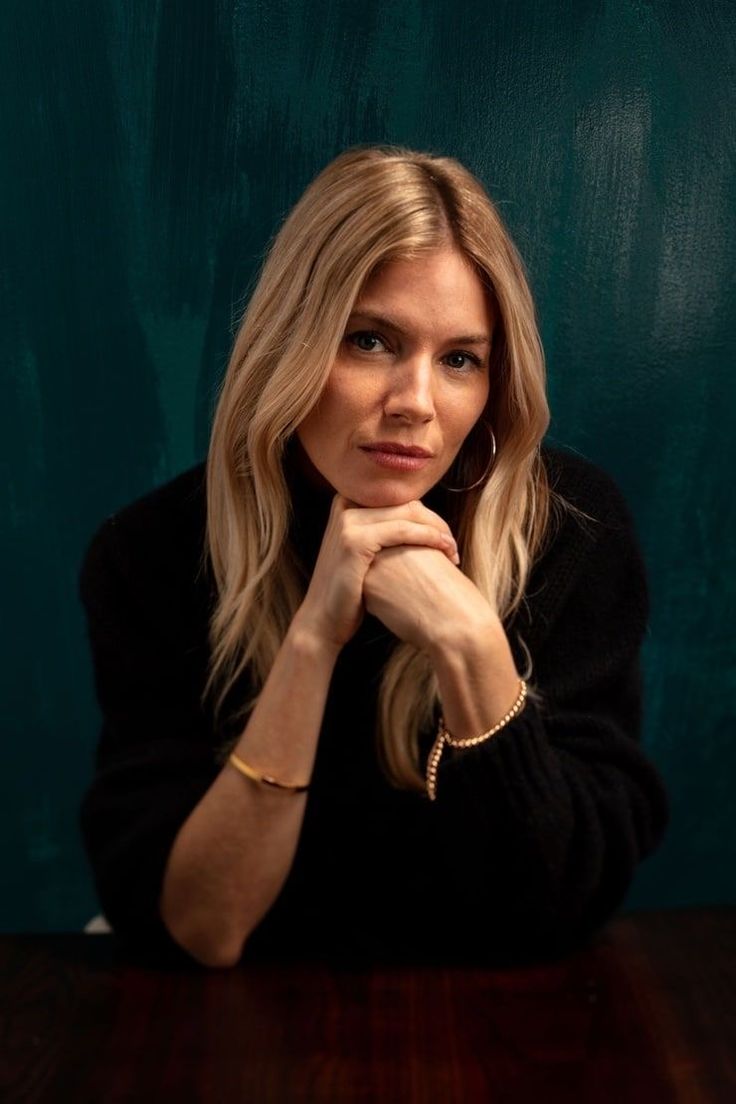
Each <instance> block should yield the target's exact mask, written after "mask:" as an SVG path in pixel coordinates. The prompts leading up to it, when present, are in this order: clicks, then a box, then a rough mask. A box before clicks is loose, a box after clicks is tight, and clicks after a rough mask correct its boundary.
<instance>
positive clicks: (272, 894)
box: [159, 615, 339, 966]
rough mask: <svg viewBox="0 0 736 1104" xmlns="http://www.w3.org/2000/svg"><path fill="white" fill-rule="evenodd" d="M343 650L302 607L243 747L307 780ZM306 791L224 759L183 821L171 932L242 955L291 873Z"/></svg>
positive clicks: (224, 957) (198, 948)
mask: <svg viewBox="0 0 736 1104" xmlns="http://www.w3.org/2000/svg"><path fill="white" fill-rule="evenodd" d="M338 654H339V650H338V649H335V648H334V647H325V646H324V645H322V644H321V643H318V642H317V641H316V640H315V639H314V637H313V636H311V635H310V634H309V633H308V632H307V631H305V630H304V629H303V628H302V626H301V625H300V623H299V619H298V615H297V618H295V620H294V622H293V623H292V626H291V628H290V630H289V632H288V633H287V636H286V637H285V639H284V642H283V644H282V646H281V649H280V650H279V653H278V655H277V657H276V660H275V662H274V665H273V667H272V669H271V671H270V673H269V676H268V678H267V680H266V682H265V684H264V687H263V690H262V691H261V694H260V697H259V698H258V701H257V703H256V706H255V708H254V710H253V713H252V714H251V716H250V719H249V721H248V724H247V726H246V728H245V730H244V732H243V734H242V736H241V738H240V740H239V741H238V744H237V745H236V747H235V749H234V750H235V752H236V754H237V755H239V756H241V757H242V758H243V759H244V760H245V761H246V762H247V763H248V764H249V765H251V766H253V767H254V768H256V769H257V770H261V771H263V772H265V773H268V774H272V775H274V776H275V777H276V778H278V779H280V780H283V781H285V782H294V783H306V782H307V781H308V780H309V778H310V776H311V773H312V768H313V765H314V759H315V755H316V749H317V743H318V739H319V733H320V729H321V725H322V718H323V714H324V709H325V702H326V699H327V693H328V689H329V684H330V679H331V677H332V672H333V669H334V665H335V662H336V660H337V656H338ZM306 798H307V795H306V794H300V793H289V792H285V791H284V792H282V791H278V790H272V789H271V788H269V787H267V786H263V785H260V784H259V783H257V782H253V781H251V780H250V779H249V778H246V777H244V776H243V775H242V774H241V773H239V772H238V771H237V770H236V769H235V768H234V767H233V766H232V765H231V764H229V763H227V764H225V766H224V767H223V769H222V771H221V772H220V774H219V775H218V776H217V778H216V779H215V781H214V783H213V784H212V786H211V787H210V788H209V790H208V791H207V793H206V794H205V796H204V798H203V799H202V800H201V801H200V802H199V804H198V805H197V806H196V808H195V809H194V810H193V812H192V813H191V815H190V816H189V817H188V819H187V820H186V821H185V823H184V824H183V825H182V828H181V829H180V831H179V833H178V835H177V837H176V839H175V841H174V845H173V847H172V849H171V853H170V855H169V859H168V863H167V867H166V872H165V876H164V882H163V888H162V894H161V899H160V903H159V905H160V911H161V916H162V919H163V921H164V923H165V924H166V927H167V928H168V930H169V932H170V933H171V935H172V937H173V938H174V939H175V940H176V942H177V943H179V944H180V945H181V946H183V947H184V949H185V950H187V951H189V953H191V954H192V955H193V956H194V957H195V958H197V959H198V960H199V961H201V962H202V963H203V964H205V965H210V966H217V965H223V966H226V965H231V964H233V963H234V962H236V961H237V960H238V959H239V957H240V955H241V954H242V949H243V945H244V943H245V940H246V939H247V937H248V936H249V934H250V933H251V931H252V930H253V929H254V928H255V927H256V925H257V924H258V923H259V921H260V920H261V918H262V917H263V916H264V915H265V913H266V912H267V911H268V909H269V908H270V907H271V905H272V904H273V902H274V900H275V899H276V897H277V896H278V893H279V891H280V890H281V887H282V886H283V884H284V881H285V880H286V877H287V875H288V873H289V870H290V868H291V864H292V862H293V859H294V854H295V851H296V845H297V841H298V838H299V833H300V831H301V825H302V821H303V818H304V810H305V806H306Z"/></svg>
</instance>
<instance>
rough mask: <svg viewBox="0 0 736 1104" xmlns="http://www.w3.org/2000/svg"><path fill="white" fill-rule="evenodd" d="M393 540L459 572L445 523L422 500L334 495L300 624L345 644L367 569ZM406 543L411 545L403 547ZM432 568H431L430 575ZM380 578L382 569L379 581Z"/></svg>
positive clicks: (356, 622)
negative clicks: (370, 503)
mask: <svg viewBox="0 0 736 1104" xmlns="http://www.w3.org/2000/svg"><path fill="white" fill-rule="evenodd" d="M397 545H402V546H404V551H416V552H418V553H419V552H422V551H423V552H426V553H427V554H430V555H432V556H433V557H435V559H437V560H441V561H442V563H443V564H444V565H445V566H446V568H447V571H448V572H452V573H453V575H459V572H458V571H457V569H456V568H455V567H453V559H454V558H456V556H457V546H456V544H455V540H454V537H453V536H452V533H451V532H450V528H449V526H448V524H447V522H446V521H445V520H444V518H441V517H440V516H439V514H436V513H434V511H433V510H430V509H429V508H428V507H427V506H425V505H424V504H423V503H422V502H420V501H418V500H414V501H412V502H407V503H405V504H403V505H401V506H384V507H380V508H373V507H363V506H356V505H355V503H352V502H350V501H349V500H348V499H346V498H344V497H343V495H340V494H337V495H335V497H334V499H333V501H332V508H331V510H330V515H329V518H328V520H327V526H326V528H325V533H324V536H323V538H322V544H321V546H320V550H319V555H318V556H317V562H316V564H315V566H314V571H313V572H312V578H311V580H310V583H309V589H308V590H307V593H306V595H305V597H304V601H303V602H302V604H301V606H300V608H299V612H298V615H297V616H298V617H299V620H300V623H301V624H302V625H304V626H306V627H308V628H309V630H310V631H311V632H312V633H313V634H314V635H316V636H317V637H318V638H319V639H320V640H321V641H323V642H324V643H327V644H330V645H334V646H336V647H339V648H341V647H342V646H343V645H344V644H346V643H347V641H348V640H350V638H351V637H352V636H353V635H354V633H355V632H357V630H358V628H359V627H360V623H361V621H362V620H363V616H364V613H365V607H364V603H363V599H364V593H363V584H364V581H365V578H366V574H367V572H368V571H369V569H370V568H371V565H372V564H374V562H375V560H376V557H377V556H378V555H379V553H382V554H386V552H387V551H389V552H390V551H392V550H397V549H396V546H397ZM407 545H412V546H416V547H413V548H411V549H407V548H406V546H407ZM436 571H437V569H436V567H435V576H434V577H435V578H437V575H436ZM382 577H383V573H382V575H379V582H380V579H381V578H382ZM466 582H468V581H467V580H466ZM468 585H470V586H472V584H470V583H468Z"/></svg>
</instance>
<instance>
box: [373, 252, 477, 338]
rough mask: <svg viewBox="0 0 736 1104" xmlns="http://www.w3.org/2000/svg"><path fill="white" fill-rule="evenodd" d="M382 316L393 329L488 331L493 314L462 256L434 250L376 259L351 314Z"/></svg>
mask: <svg viewBox="0 0 736 1104" xmlns="http://www.w3.org/2000/svg"><path fill="white" fill-rule="evenodd" d="M360 313H369V314H386V315H390V316H391V317H392V318H394V319H396V321H397V322H398V324H399V328H405V329H408V330H410V329H418V328H420V321H421V327H422V328H423V327H426V326H427V325H428V323H429V324H430V325H431V327H432V328H434V327H435V326H436V327H437V328H438V329H443V328H444V327H445V326H452V327H453V329H457V328H458V327H459V329H460V330H462V331H463V332H465V331H468V332H473V333H478V334H485V335H488V334H489V333H490V331H491V329H492V327H493V319H494V315H495V309H494V303H493V295H492V293H491V292H490V291H489V289H488V288H487V286H486V285H485V283H484V282H483V280H482V279H481V277H480V275H479V273H478V272H477V270H476V269H475V267H474V266H473V264H472V262H471V261H470V260H468V258H467V257H465V256H464V254H462V253H460V252H459V251H457V250H449V249H446V250H437V251H434V252H432V253H428V254H424V255H420V256H418V257H413V258H394V259H390V260H386V261H384V262H382V263H381V264H380V265H379V266H378V267H377V268H376V269H374V271H373V272H372V273H371V275H370V277H369V278H368V279H367V280H366V281H365V283H364V284H363V287H362V289H361V291H360V293H359V294H358V296H357V298H356V301H355V303H354V305H353V310H352V314H360Z"/></svg>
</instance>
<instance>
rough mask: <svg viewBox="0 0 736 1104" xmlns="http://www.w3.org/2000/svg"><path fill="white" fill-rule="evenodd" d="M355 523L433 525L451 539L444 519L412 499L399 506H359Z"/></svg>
mask: <svg viewBox="0 0 736 1104" xmlns="http://www.w3.org/2000/svg"><path fill="white" fill-rule="evenodd" d="M355 515H356V516H355V519H354V520H355V521H356V522H358V523H359V524H361V525H374V524H375V523H376V522H383V521H392V520H399V519H405V520H407V521H413V522H418V523H420V524H424V525H433V526H434V527H435V528H436V529H438V530H439V531H440V532H441V533H446V534H447V535H448V536H449V537H452V539H453V540H454V539H455V538H454V537H453V533H452V530H451V529H450V526H449V525H448V524H447V522H446V521H445V519H444V518H443V517H441V516H440V515H439V514H437V513H435V512H434V510H430V509H429V507H428V506H425V505H424V503H423V502H420V500H419V499H412V501H411V502H405V503H403V504H402V505H401V506H359V507H357V508H356V510H355Z"/></svg>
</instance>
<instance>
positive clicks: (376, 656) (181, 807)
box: [79, 445, 669, 966]
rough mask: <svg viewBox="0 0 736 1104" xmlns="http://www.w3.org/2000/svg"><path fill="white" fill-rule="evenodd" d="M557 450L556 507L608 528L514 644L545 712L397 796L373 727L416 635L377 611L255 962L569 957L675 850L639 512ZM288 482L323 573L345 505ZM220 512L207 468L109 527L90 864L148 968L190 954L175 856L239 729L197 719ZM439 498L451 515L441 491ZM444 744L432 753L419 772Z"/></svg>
mask: <svg viewBox="0 0 736 1104" xmlns="http://www.w3.org/2000/svg"><path fill="white" fill-rule="evenodd" d="M542 455H543V457H544V460H545V463H546V464H547V466H548V469H549V472H550V477H551V483H552V486H553V487H554V488H555V490H557V491H558V492H559V493H561V494H562V495H564V496H565V497H566V498H567V499H568V500H569V501H571V502H572V503H574V504H575V505H576V506H578V507H580V508H581V509H582V510H584V511H586V512H587V513H588V514H591V515H592V516H593V517H594V518H595V519H596V521H595V522H588V521H585V522H581V521H580V520H578V519H577V518H576V517H575V516H574V515H570V514H566V515H565V516H564V520H563V522H562V524H561V525H560V526H559V528H558V529H557V530H556V531H555V532H554V534H553V535H551V536H550V539H549V540H548V542H547V544H546V546H545V549H544V551H543V553H542V554H541V556H540V557H539V558H538V560H537V562H536V564H535V565H534V567H533V570H532V574H531V576H530V579H529V584H528V586H527V591H526V601H525V602H524V603H522V605H521V607H520V609H519V610H518V612H517V614H516V615H515V616H514V617H513V618H512V619H511V620H510V622H508V623H507V624H505V626H504V627H505V629H506V632H507V635H508V637H509V642H510V644H511V648H512V652H513V654H514V658H515V659H516V662H517V667H518V669H519V670H520V671H523V670H524V668H525V663H526V660H525V654H524V651H523V650H522V647H523V646H522V645H521V644H520V642H519V636H521V637H522V638H523V641H524V643H525V644H526V646H527V647H528V649H529V651H530V653H531V656H532V659H533V664H534V668H533V672H532V682H533V684H534V685H535V686H536V688H537V689H538V690H539V691H540V693H541V694H542V695H543V704H542V705H537V704H536V703H534V702H533V701H531V700H528V701H527V704H526V706H525V708H524V710H523V711H522V713H521V714H520V715H519V716H517V717H516V718H515V719H514V720H513V721H511V722H510V723H509V724H508V725H506V727H505V728H503V729H501V730H500V731H499V732H498V734H497V735H496V736H494V737H493V738H492V739H490V740H486V741H484V742H483V743H481V744H479V745H477V746H476V747H473V748H468V749H463V750H457V749H446V750H445V753H444V756H443V759H442V762H441V765H440V769H439V776H438V788H437V800H436V801H435V802H430V801H429V799H428V798H427V797H426V796H425V795H424V794H419V793H413V792H407V791H403V790H398V789H395V788H392V787H391V786H390V785H389V783H388V782H387V780H386V779H385V777H384V776H383V774H382V773H381V771H380V769H379V767H378V764H377V759H376V750H375V746H374V723H375V706H376V686H377V681H378V678H379V675H380V672H381V667H382V665H383V663H384V662H385V660H386V658H387V657H388V654H389V652H390V649H391V647H392V645H394V644H395V643H396V638H395V637H394V636H393V635H392V634H391V633H390V632H389V631H388V630H387V629H385V628H384V626H383V625H382V624H381V623H380V621H378V620H377V619H376V618H374V617H372V616H371V615H368V614H366V616H365V618H364V620H363V623H362V625H361V627H360V629H359V630H358V632H357V633H356V635H355V636H354V637H353V638H352V640H350V641H349V643H348V644H347V645H346V646H345V647H344V648H343V650H342V651H341V653H340V656H339V658H338V661H337V664H336V666H335V669H334V673H333V677H332V680H331V684H330V691H329V695H328V699H327V704H326V708H325V714H324V719H323V725H322V730H321V733H320V738H319V744H318V750H317V757H316V761H315V767H314V772H313V776H312V780H311V786H310V790H309V793H308V796H307V805H306V810H305V816H304V822H303V825H302V830H301V834H300V838H299V843H298V847H297V852H296V856H295V859H294V862H293V865H292V868H291V871H290V873H289V876H288V878H287V880H286V883H285V885H284V886H283V889H282V891H281V893H280V895H279V897H278V898H277V900H276V902H275V903H274V905H273V906H272V908H271V909H270V911H269V912H268V914H267V915H266V916H265V917H264V919H263V920H262V921H261V923H260V925H259V926H258V928H257V929H256V930H255V931H254V932H253V934H252V935H251V937H250V939H249V940H248V943H247V945H246V952H245V954H246V956H250V955H258V954H276V955H279V956H285V955H289V954H300V955H301V954H317V955H322V954H324V955H328V956H331V955H337V956H338V957H342V956H344V955H347V956H348V957H350V958H353V957H355V956H358V957H360V958H363V957H364V956H368V958H369V959H389V960H390V959H397V960H407V961H408V960H431V961H456V960H460V961H472V962H477V963H484V964H487V965H498V966H503V965H516V964H523V963H525V962H534V961H543V960H547V959H551V958H556V957H558V956H560V955H562V954H565V953H567V952H568V951H570V950H572V949H574V948H576V947H578V946H580V945H582V944H583V943H584V942H586V941H587V940H588V939H589V938H590V937H591V936H592V935H594V934H595V933H596V932H597V931H598V930H599V929H600V928H601V927H602V926H603V925H604V924H605V922H606V921H607V920H608V919H609V918H610V916H611V915H612V914H613V913H614V911H615V910H616V909H617V908H618V907H619V906H620V904H621V903H622V901H623V898H624V896H625V894H626V892H627V890H628V888H629V885H630V883H631V879H632V876H633V874H634V870H635V868H636V866H637V864H638V863H639V862H640V860H642V859H643V858H645V857H646V856H648V855H650V854H651V853H652V852H653V851H654V850H655V849H656V848H657V847H658V845H659V843H660V842H661V840H662V838H663V835H664V833H665V830H666V827H667V824H668V822H669V804H668V798H667V793H666V790H665V788H664V786H663V783H662V780H661V777H660V775H659V773H658V771H657V769H656V768H655V766H654V765H653V764H652V762H651V761H650V760H649V758H648V757H647V755H646V754H645V752H644V751H643V750H642V746H641V742H640V727H641V675H640V664H639V650H640V645H641V641H642V637H643V634H644V632H645V630H646V627H647V618H648V594H647V583H646V575H645V569H644V564H643V561H642V557H641V554H640V552H639V549H638V545H637V540H636V536H635V530H634V526H633V523H632V519H631V515H630V513H629V510H628V507H627V506H626V503H625V501H624V499H623V497H622V495H621V493H620V491H619V490H618V488H617V486H616V484H615V483H614V482H613V481H612V480H611V478H610V477H609V476H608V475H606V474H605V473H604V472H603V471H601V470H600V469H599V468H597V467H596V466H594V465H593V464H591V463H590V462H589V461H587V460H584V459H582V458H581V457H579V456H577V455H575V454H573V453H570V452H567V451H563V450H561V449H557V448H552V447H551V446H548V445H545V446H544V447H543V450H542ZM290 484H291V487H292V494H293V500H294V509H295V516H294V520H293V523H292V529H291V538H292V541H293V543H294V545H295V547H296V549H297V551H298V552H299V553H300V556H301V559H302V560H303V562H304V564H305V569H306V571H307V573H309V572H311V569H312V567H313V565H314V562H315V560H316V556H317V552H318V550H319V546H320V542H321V537H322V534H323V532H324V526H325V523H326V519H327V512H328V511H329V505H330V494H329V493H328V492H325V491H319V490H317V489H315V488H314V487H313V486H312V485H311V484H310V483H309V482H307V481H306V479H305V478H304V477H303V476H300V475H299V474H298V473H295V472H294V471H292V472H291V475H290ZM205 496H206V481H205V466H204V464H199V465H197V466H195V467H193V468H191V469H190V470H188V471H186V472H184V473H183V474H181V475H179V476H178V477H177V478H175V479H173V480H171V481H170V482H168V483H167V484H165V485H164V486H161V487H159V488H157V489H156V490H154V491H152V492H151V493H149V494H147V495H145V496H144V497H142V498H140V499H138V500H136V501H135V502H133V503H132V504H130V505H129V506H126V507H125V508H123V509H121V510H119V511H118V512H117V513H115V514H113V515H111V516H110V517H108V518H107V519H106V520H105V521H104V522H103V523H102V525H101V526H100V527H99V529H98V530H97V532H96V533H95V534H94V536H93V538H92V540H91V542H90V544H89V547H88V549H87V552H86V555H85V558H84V562H83V565H82V568H81V573H80V583H79V586H80V596H81V599H82V602H83V605H84V609H85V613H86V617H87V625H88V632H89V641H90V647H91V654H92V660H93V664H94V675H95V685H96V690H97V696H98V701H99V704H100V708H101V711H102V729H101V733H100V738H99V743H98V748H97V755H96V764H95V773H94V777H93V779H92V781H91V783H90V785H89V787H88V789H87V791H86V793H85V795H84V798H83V801H82V805H81V816H80V825H81V831H82V838H83V842H84V846H85V849H86V852H87V855H88V857H89V861H90V864H91V868H92V872H93V874H94V880H95V884H96V888H97V893H98V897H99V901H100V905H101V907H102V910H103V912H104V914H105V916H106V917H107V919H108V921H109V923H110V924H111V925H112V927H113V930H114V931H115V932H116V933H117V935H118V937H119V938H120V940H121V941H122V943H123V944H124V945H125V946H126V948H127V949H128V951H130V952H133V953H136V954H140V953H143V954H144V956H145V957H147V958H150V959H151V960H152V961H155V962H162V961H172V960H173V962H175V963H176V964H179V965H184V964H193V960H192V959H191V958H190V957H189V956H188V955H187V953H186V952H185V951H183V950H182V949H181V948H180V947H178V945H177V944H176V943H175V942H174V941H173V939H172V938H171V937H170V936H169V934H168V932H167V930H166V928H165V927H164V925H163V923H162V921H161V919H160V916H159V914H158V909H157V902H158V899H159V896H160V892H161V886H162V880H163V874H164V869H165V865H166V860H167V857H168V855H169V851H170V849H171V846H172V844H173V842H174V838H175V836H176V834H177V832H178V830H179V828H180V827H181V825H182V824H183V823H184V821H185V820H186V819H187V817H188V816H189V814H190V813H191V812H192V810H193V809H194V807H195V805H196V804H197V803H198V802H199V800H200V799H201V798H202V797H203V796H204V794H205V793H206V791H207V789H208V788H209V787H210V785H211V784H212V783H213V782H214V780H215V778H216V777H217V774H218V773H219V771H220V770H221V769H223V768H222V767H221V766H220V763H219V762H218V761H217V757H216V749H217V747H218V746H219V745H221V744H222V743H223V741H224V740H225V739H226V738H227V737H228V736H230V735H234V734H235V732H236V730H235V729H233V730H231V731H223V730H220V731H217V732H216V731H214V727H213V724H212V722H211V719H210V717H209V714H208V713H207V712H206V711H205V710H203V709H202V708H201V706H200V702H199V698H200V694H201V691H202V689H203V686H204V680H205V677H206V663H207V623H208V614H209V611H210V609H211V608H212V604H213V602H214V597H215V591H214V584H213V582H212V578H211V575H210V574H209V572H208V571H205V572H200V571H199V570H198V568H199V563H200V555H201V552H202V549H203V546H204V539H205V516H206V515H205V508H206V500H205ZM424 501H425V503H426V504H427V505H428V506H430V507H431V508H432V509H434V510H436V511H437V512H438V513H441V514H443V516H445V517H446V518H447V520H448V521H450V517H449V516H448V514H449V510H450V506H449V505H445V504H444V502H443V499H442V496H441V495H440V494H439V492H438V491H437V489H433V490H432V491H431V492H430V493H429V494H428V495H427V496H426V497H425V499H424ZM451 527H452V528H454V527H453V526H452V524H451ZM241 727H242V726H241ZM434 735H435V730H434V728H433V729H432V730H431V731H428V732H426V733H423V734H422V738H421V739H420V747H421V751H422V761H421V766H422V767H424V765H425V762H426V755H427V753H428V751H429V748H430V746H431V743H432V740H433V738H434ZM225 769H229V768H225ZM244 784H246V783H245V780H244Z"/></svg>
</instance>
